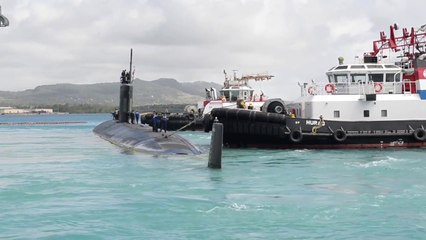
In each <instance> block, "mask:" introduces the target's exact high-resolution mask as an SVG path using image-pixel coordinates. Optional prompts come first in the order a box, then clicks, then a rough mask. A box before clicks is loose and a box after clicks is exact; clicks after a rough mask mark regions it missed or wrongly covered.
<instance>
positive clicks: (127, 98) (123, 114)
mask: <svg viewBox="0 0 426 240" xmlns="http://www.w3.org/2000/svg"><path fill="white" fill-rule="evenodd" d="M132 58H133V49H130V68H129V71H128V72H126V70H123V71H122V72H121V77H120V82H121V86H120V107H119V111H120V112H119V113H120V114H119V119H118V121H119V122H129V115H130V112H131V111H132V106H133V86H132V82H133V74H132Z"/></svg>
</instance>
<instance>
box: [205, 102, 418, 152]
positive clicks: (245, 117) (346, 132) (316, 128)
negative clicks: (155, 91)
mask: <svg viewBox="0 0 426 240" xmlns="http://www.w3.org/2000/svg"><path fill="white" fill-rule="evenodd" d="M212 116H213V117H217V118H218V120H219V122H221V123H223V125H224V139H223V142H224V144H225V145H226V146H228V147H236V148H238V147H243V148H245V147H252V148H267V149H342V148H357V149H359V148H410V147H426V131H425V130H424V127H423V126H425V125H426V121H417V120H413V121H370V122H348V121H328V120H326V119H325V120H323V121H322V122H321V120H320V119H304V118H290V117H289V116H286V115H282V114H275V113H264V112H256V111H249V110H241V109H215V110H213V111H212Z"/></svg>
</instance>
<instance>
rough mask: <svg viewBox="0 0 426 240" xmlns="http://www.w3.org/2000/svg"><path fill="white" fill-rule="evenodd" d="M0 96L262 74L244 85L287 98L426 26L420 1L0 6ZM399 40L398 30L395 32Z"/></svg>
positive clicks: (18, 0)
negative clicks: (125, 80) (4, 21)
mask: <svg viewBox="0 0 426 240" xmlns="http://www.w3.org/2000/svg"><path fill="white" fill-rule="evenodd" d="M0 6H1V7H2V14H3V15H4V16H6V17H7V18H8V19H9V21H10V26H9V27H5V28H0V83H1V84H0V91H22V90H26V89H33V88H35V87H37V86H39V85H49V84H58V83H75V84H91V83H103V82H118V81H119V76H120V73H121V71H122V70H123V69H129V52H130V48H133V51H134V58H133V64H134V66H135V68H136V70H135V77H136V78H139V79H142V80H155V79H158V78H174V79H176V80H178V81H180V82H193V81H208V82H216V83H219V84H221V83H223V81H224V75H223V70H226V71H227V72H228V73H232V72H233V70H238V71H237V75H241V74H256V73H269V74H272V75H274V76H275V77H274V78H272V80H270V81H267V82H260V83H259V82H256V83H253V87H255V88H256V89H258V90H259V91H263V92H264V93H265V94H266V96H269V97H280V98H283V99H285V100H292V99H294V98H296V97H298V96H299V94H300V88H299V87H298V83H299V82H300V83H302V82H308V81H311V80H314V81H318V82H321V81H325V80H326V78H325V72H326V71H327V70H328V69H330V68H331V67H332V66H335V65H337V63H338V61H337V58H338V57H339V56H342V57H344V58H345V62H346V63H351V62H353V61H355V60H356V58H355V57H356V56H362V55H363V53H364V52H370V51H372V41H373V40H377V39H379V32H380V31H385V33H386V34H387V35H389V33H388V32H389V26H390V25H392V24H394V23H398V24H399V26H400V27H407V28H410V27H415V28H418V27H420V26H421V25H423V24H425V23H426V18H424V9H426V1H424V0H410V1H400V0H345V1H342V0H321V1H319V0H121V1H117V0H38V1H35V0H0ZM397 35H399V33H398V34H397Z"/></svg>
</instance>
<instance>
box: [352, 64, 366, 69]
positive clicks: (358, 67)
mask: <svg viewBox="0 0 426 240" xmlns="http://www.w3.org/2000/svg"><path fill="white" fill-rule="evenodd" d="M364 68H365V67H364V65H352V66H351V69H364Z"/></svg>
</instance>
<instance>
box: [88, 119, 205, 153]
mask: <svg viewBox="0 0 426 240" xmlns="http://www.w3.org/2000/svg"><path fill="white" fill-rule="evenodd" d="M93 132H94V133H95V134H96V135H98V136H100V137H101V138H103V139H105V140H107V141H109V142H111V143H113V144H115V145H117V146H120V147H123V148H127V149H131V150H134V151H138V152H143V153H148V154H154V155H198V154H201V151H200V150H199V149H198V148H197V147H196V146H194V145H193V144H191V143H190V142H189V141H187V140H186V139H184V138H183V137H181V136H179V135H170V134H169V135H164V134H162V133H159V132H153V131H152V128H150V127H143V126H140V125H137V124H128V123H122V122H116V121H115V120H110V121H105V122H103V123H101V124H99V125H98V126H96V127H95V128H94V129H93ZM166 136H167V137H166Z"/></svg>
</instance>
